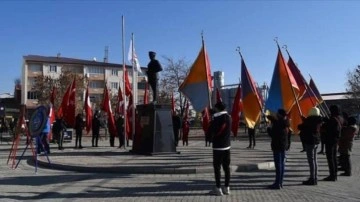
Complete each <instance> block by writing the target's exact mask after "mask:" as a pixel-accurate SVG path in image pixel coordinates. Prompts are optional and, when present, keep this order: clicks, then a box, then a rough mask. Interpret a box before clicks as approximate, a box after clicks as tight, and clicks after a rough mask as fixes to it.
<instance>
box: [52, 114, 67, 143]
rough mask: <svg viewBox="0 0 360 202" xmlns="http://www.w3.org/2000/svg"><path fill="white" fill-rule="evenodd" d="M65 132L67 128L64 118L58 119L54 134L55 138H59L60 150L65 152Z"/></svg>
mask: <svg viewBox="0 0 360 202" xmlns="http://www.w3.org/2000/svg"><path fill="white" fill-rule="evenodd" d="M64 130H66V126H65V123H64V120H63V119H62V118H57V119H56V120H55V123H54V124H53V128H52V132H53V134H54V137H56V138H57V143H58V149H59V150H63V149H64V147H63V142H64Z"/></svg>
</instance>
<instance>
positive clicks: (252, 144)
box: [248, 128, 256, 147]
mask: <svg viewBox="0 0 360 202" xmlns="http://www.w3.org/2000/svg"><path fill="white" fill-rule="evenodd" d="M248 135H249V147H255V145H256V141H255V129H253V128H248Z"/></svg>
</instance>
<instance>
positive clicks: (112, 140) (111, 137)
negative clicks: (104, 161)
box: [110, 134, 115, 147]
mask: <svg viewBox="0 0 360 202" xmlns="http://www.w3.org/2000/svg"><path fill="white" fill-rule="evenodd" d="M114 146H115V135H113V134H110V147H114Z"/></svg>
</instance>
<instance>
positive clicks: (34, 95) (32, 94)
mask: <svg viewBox="0 0 360 202" xmlns="http://www.w3.org/2000/svg"><path fill="white" fill-rule="evenodd" d="M27 98H28V99H29V100H36V99H38V95H37V92H35V91H28V93H27Z"/></svg>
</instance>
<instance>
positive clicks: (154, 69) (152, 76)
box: [147, 51, 163, 102]
mask: <svg viewBox="0 0 360 202" xmlns="http://www.w3.org/2000/svg"><path fill="white" fill-rule="evenodd" d="M155 56H156V53H155V52H153V51H150V52H149V58H150V62H149V64H148V70H147V76H148V80H149V84H150V86H151V89H152V92H153V102H156V99H157V82H158V75H157V74H158V72H160V71H162V70H163V69H162V67H161V64H160V62H159V61H158V60H156V59H155Z"/></svg>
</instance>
